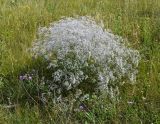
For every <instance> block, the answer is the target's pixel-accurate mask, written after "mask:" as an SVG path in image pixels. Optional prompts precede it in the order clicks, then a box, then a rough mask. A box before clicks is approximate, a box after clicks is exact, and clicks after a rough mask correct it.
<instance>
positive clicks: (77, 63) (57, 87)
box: [31, 17, 140, 96]
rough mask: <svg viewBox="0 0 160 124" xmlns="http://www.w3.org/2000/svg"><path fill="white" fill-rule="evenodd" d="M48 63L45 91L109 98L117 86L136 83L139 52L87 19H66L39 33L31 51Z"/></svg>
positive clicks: (116, 90) (40, 30)
mask: <svg viewBox="0 0 160 124" xmlns="http://www.w3.org/2000/svg"><path fill="white" fill-rule="evenodd" d="M31 51H32V54H33V56H34V57H35V58H39V57H40V58H43V60H44V61H45V62H46V63H47V64H45V65H47V66H46V69H47V70H48V72H49V73H48V74H49V78H48V79H47V76H46V77H45V79H46V80H49V83H47V84H46V85H48V90H50V91H54V92H55V91H56V93H57V94H61V93H63V94H66V93H67V91H72V90H75V89H81V90H82V91H84V92H88V93H90V92H94V91H97V90H98V89H99V90H104V91H106V92H107V93H108V94H110V95H111V96H114V95H115V93H117V92H118V86H119V85H120V83H122V82H125V81H126V80H129V82H130V83H133V82H134V81H135V79H136V74H137V67H138V63H139V59H140V56H139V52H138V51H136V50H133V49H131V48H127V47H126V45H125V41H124V40H123V39H122V38H121V37H119V36H116V35H114V34H112V33H109V32H107V31H106V30H105V29H104V28H103V26H101V25H98V24H96V22H95V21H94V20H93V19H91V18H90V17H79V18H66V19H62V20H60V21H58V22H55V23H53V24H51V25H50V26H49V27H48V28H47V27H43V28H40V29H39V32H38V38H37V40H36V41H35V42H34V44H33V47H32V49H31Z"/></svg>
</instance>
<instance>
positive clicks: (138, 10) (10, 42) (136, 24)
mask: <svg viewBox="0 0 160 124" xmlns="http://www.w3.org/2000/svg"><path fill="white" fill-rule="evenodd" d="M76 16H91V17H93V18H95V20H96V21H97V22H98V23H100V22H101V21H103V23H104V27H105V28H106V29H110V30H111V31H112V32H113V33H114V34H117V35H119V36H122V37H123V38H124V39H125V38H126V39H128V42H129V43H130V47H131V48H134V49H136V50H138V51H139V52H140V55H141V60H140V64H139V68H138V71H139V73H138V75H137V81H136V83H134V84H127V83H126V84H124V85H122V86H121V87H120V96H121V97H120V98H121V99H120V100H119V101H118V102H113V101H112V100H110V99H109V98H108V97H107V96H106V95H105V94H101V95H100V96H98V97H97V96H96V95H92V96H91V98H90V99H89V100H86V101H84V102H82V101H76V102H75V101H74V99H73V98H72V94H70V95H69V96H68V99H69V100H68V101H67V106H66V104H64V103H55V104H51V103H48V104H45V105H42V103H39V102H37V101H38V100H36V99H32V98H33V97H32V96H31V94H34V91H35V87H36V86H35V85H33V84H34V83H31V85H30V84H29V85H27V87H25V89H24V87H23V86H22V85H21V81H20V80H19V76H20V74H21V73H22V72H23V71H24V70H25V71H28V70H30V68H31V67H33V66H36V67H37V68H41V65H38V64H36V62H33V58H32V56H31V55H30V54H29V52H28V51H27V49H28V48H30V47H31V46H32V43H33V41H34V40H35V39H36V38H37V30H38V28H39V27H44V26H46V27H47V26H49V24H50V23H53V22H54V21H58V20H60V19H61V18H62V17H76ZM42 69H43V67H42ZM36 81H39V79H38V78H37V77H36ZM26 89H27V90H26ZM30 101H32V102H30ZM43 123H46V124H48V123H50V124H52V123H53V124H54V123H55V124H57V123H62V124H63V123H65V124H72V123H73V124H75V123H85V124H92V123H93V124H98V123H99V124H106V123H113V124H119V123H122V124H139V123H141V124H151V123H154V124H159V123H160V0H0V124H43Z"/></svg>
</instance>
